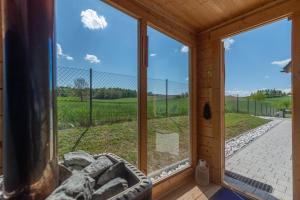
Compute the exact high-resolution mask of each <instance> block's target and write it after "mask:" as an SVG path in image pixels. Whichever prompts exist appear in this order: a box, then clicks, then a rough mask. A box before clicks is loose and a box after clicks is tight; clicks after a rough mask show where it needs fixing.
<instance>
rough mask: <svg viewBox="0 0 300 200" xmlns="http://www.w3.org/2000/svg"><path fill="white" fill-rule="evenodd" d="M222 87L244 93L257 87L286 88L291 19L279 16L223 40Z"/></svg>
mask: <svg viewBox="0 0 300 200" xmlns="http://www.w3.org/2000/svg"><path fill="white" fill-rule="evenodd" d="M224 47H225V73H226V74H225V91H226V94H227V95H239V96H247V95H249V94H250V93H251V92H253V91H256V90H259V89H274V88H275V89H280V90H283V91H290V89H291V74H286V73H282V72H280V71H281V70H282V68H283V67H284V66H285V65H286V64H287V63H288V62H289V61H290V59H291V22H290V21H288V20H281V21H278V22H274V23H272V24H268V25H265V26H262V27H259V28H257V29H253V30H251V31H248V32H244V33H241V34H239V35H235V36H233V37H230V38H226V39H225V40H224Z"/></svg>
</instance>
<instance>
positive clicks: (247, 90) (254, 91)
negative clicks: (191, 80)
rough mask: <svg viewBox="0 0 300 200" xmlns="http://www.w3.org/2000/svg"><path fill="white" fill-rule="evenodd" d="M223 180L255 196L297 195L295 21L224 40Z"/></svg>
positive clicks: (268, 197) (276, 23) (270, 25)
mask: <svg viewBox="0 0 300 200" xmlns="http://www.w3.org/2000/svg"><path fill="white" fill-rule="evenodd" d="M223 42H224V47H225V51H224V56H225V75H226V77H225V97H224V98H225V115H224V120H225V132H224V133H225V149H224V151H225V159H224V161H225V163H224V164H225V173H224V176H223V177H224V181H225V182H226V183H227V184H230V185H231V186H232V187H234V188H236V189H238V190H240V191H242V192H244V193H247V194H251V195H253V196H255V197H256V198H257V199H284V200H291V199H293V181H292V178H293V175H292V173H293V170H292V160H291V158H292V93H291V73H290V72H291V22H290V21H288V20H286V19H285V20H281V21H277V22H274V23H271V24H267V25H265V26H261V27H259V28H257V29H252V30H250V31H247V32H243V33H240V34H238V35H234V36H231V37H230V38H225V39H224V40H223Z"/></svg>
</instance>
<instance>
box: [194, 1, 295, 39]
mask: <svg viewBox="0 0 300 200" xmlns="http://www.w3.org/2000/svg"><path fill="white" fill-rule="evenodd" d="M299 3H300V2H299V1H298V0H287V1H283V2H282V1H280V3H276V4H274V6H272V7H266V8H264V9H259V10H257V11H255V12H251V13H250V14H247V15H245V16H243V17H238V18H237V19H236V20H233V21H231V22H230V23H225V24H224V25H221V26H217V27H213V28H211V29H208V30H206V31H203V32H200V33H199V35H203V34H210V38H211V39H216V38H226V37H229V36H232V35H235V34H238V33H241V32H244V31H247V30H249V29H253V28H256V27H259V26H262V25H265V24H267V23H271V22H274V21H276V20H280V19H282V18H285V17H290V16H291V15H292V14H293V13H294V12H297V11H299V10H300V5H299Z"/></svg>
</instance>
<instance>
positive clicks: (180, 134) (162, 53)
mask: <svg viewBox="0 0 300 200" xmlns="http://www.w3.org/2000/svg"><path fill="white" fill-rule="evenodd" d="M148 37H149V67H148V72H147V74H148V101H147V104H148V105H147V106H148V108H147V109H148V174H149V176H150V177H151V178H152V180H154V181H156V180H158V179H160V178H163V177H165V176H167V175H170V174H172V173H174V172H176V171H177V170H179V169H182V168H184V167H186V166H189V162H190V131H189V124H190V123H189V84H188V83H189V81H188V77H189V52H188V47H187V46H185V45H183V44H181V43H179V42H178V41H175V40H173V39H171V38H169V37H167V36H166V35H164V34H162V33H160V32H158V31H156V30H154V29H152V28H150V27H148Z"/></svg>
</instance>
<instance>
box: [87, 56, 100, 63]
mask: <svg viewBox="0 0 300 200" xmlns="http://www.w3.org/2000/svg"><path fill="white" fill-rule="evenodd" d="M84 59H85V60H87V61H89V62H90V63H100V59H99V58H97V56H95V55H91V54H86V55H85V57H84Z"/></svg>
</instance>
